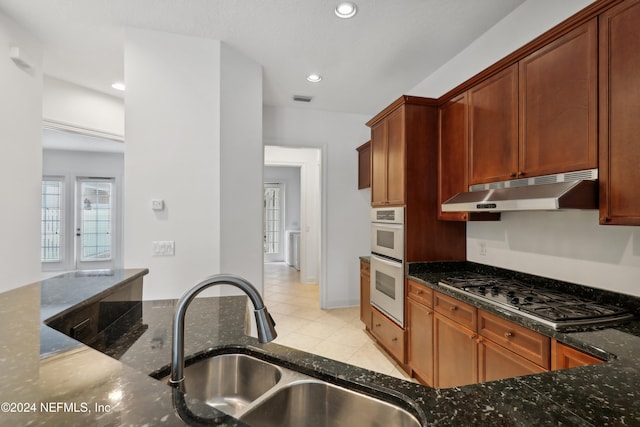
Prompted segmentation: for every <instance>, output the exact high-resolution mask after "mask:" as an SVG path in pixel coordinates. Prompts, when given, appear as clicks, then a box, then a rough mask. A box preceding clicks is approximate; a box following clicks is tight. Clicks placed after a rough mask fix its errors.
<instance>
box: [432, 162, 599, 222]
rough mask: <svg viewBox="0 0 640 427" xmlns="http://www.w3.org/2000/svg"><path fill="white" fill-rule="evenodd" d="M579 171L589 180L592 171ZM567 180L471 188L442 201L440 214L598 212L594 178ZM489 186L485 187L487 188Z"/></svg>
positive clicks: (543, 179) (548, 178) (534, 180)
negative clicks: (573, 210) (584, 210)
mask: <svg viewBox="0 0 640 427" xmlns="http://www.w3.org/2000/svg"><path fill="white" fill-rule="evenodd" d="M582 172H590V173H591V175H589V177H592V176H593V172H594V171H593V170H591V171H582ZM574 174H575V173H574ZM582 176H584V174H583V175H582ZM595 176H596V177H597V170H595ZM567 178H571V175H569V174H561V175H549V176H546V177H538V178H530V179H526V180H514V181H505V182H503V183H496V184H500V187H501V188H487V189H477V187H476V188H475V189H474V188H472V190H475V191H469V192H466V193H458V194H456V195H455V196H453V197H452V198H451V199H449V200H447V201H446V202H444V203H443V204H442V211H443V212H506V211H534V210H560V209H597V208H598V182H597V181H595V180H593V179H575V180H571V179H567ZM553 180H555V182H553ZM558 181H559V182H558ZM538 182H543V183H538ZM490 185H491V184H487V186H490ZM494 185H495V184H494Z"/></svg>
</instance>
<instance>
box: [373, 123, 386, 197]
mask: <svg viewBox="0 0 640 427" xmlns="http://www.w3.org/2000/svg"><path fill="white" fill-rule="evenodd" d="M386 200H387V122H386V121H382V122H380V123H378V124H376V125H375V126H373V127H372V128H371V204H372V205H380V204H384V202H385V201H386Z"/></svg>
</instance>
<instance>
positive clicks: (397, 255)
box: [371, 223, 404, 261]
mask: <svg viewBox="0 0 640 427" xmlns="http://www.w3.org/2000/svg"><path fill="white" fill-rule="evenodd" d="M371 252H373V253H376V254H380V255H385V256H388V257H390V258H394V259H397V260H399V261H403V260H404V225H402V224H380V223H372V224H371Z"/></svg>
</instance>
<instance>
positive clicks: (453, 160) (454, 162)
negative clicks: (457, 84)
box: [438, 93, 469, 221]
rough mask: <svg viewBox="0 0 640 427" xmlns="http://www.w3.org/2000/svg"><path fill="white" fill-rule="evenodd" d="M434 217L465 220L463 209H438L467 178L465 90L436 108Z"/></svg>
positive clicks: (464, 183) (458, 191)
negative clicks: (436, 142)
mask: <svg viewBox="0 0 640 427" xmlns="http://www.w3.org/2000/svg"><path fill="white" fill-rule="evenodd" d="M438 113H439V116H438V133H439V135H438V219H443V220H451V221H466V220H467V213H466V212H442V209H441V206H442V203H443V202H445V201H446V200H448V199H450V198H451V197H453V196H455V195H456V194H458V193H460V192H462V191H468V190H469V188H468V180H467V169H468V168H467V131H468V122H467V119H468V117H467V94H466V93H464V94H462V95H460V96H458V97H456V98H454V99H452V100H451V101H449V102H447V103H446V104H445V105H443V106H442V107H441V108H440V111H439V112H438Z"/></svg>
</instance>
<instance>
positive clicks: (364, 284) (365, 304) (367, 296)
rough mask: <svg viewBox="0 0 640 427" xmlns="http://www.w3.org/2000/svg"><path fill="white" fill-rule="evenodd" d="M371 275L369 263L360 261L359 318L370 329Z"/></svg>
mask: <svg viewBox="0 0 640 427" xmlns="http://www.w3.org/2000/svg"><path fill="white" fill-rule="evenodd" d="M370 278H371V275H370V264H369V263H368V262H364V261H360V320H362V322H363V323H364V325H365V326H366V328H367V330H371V283H370V282H371V279H370Z"/></svg>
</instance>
